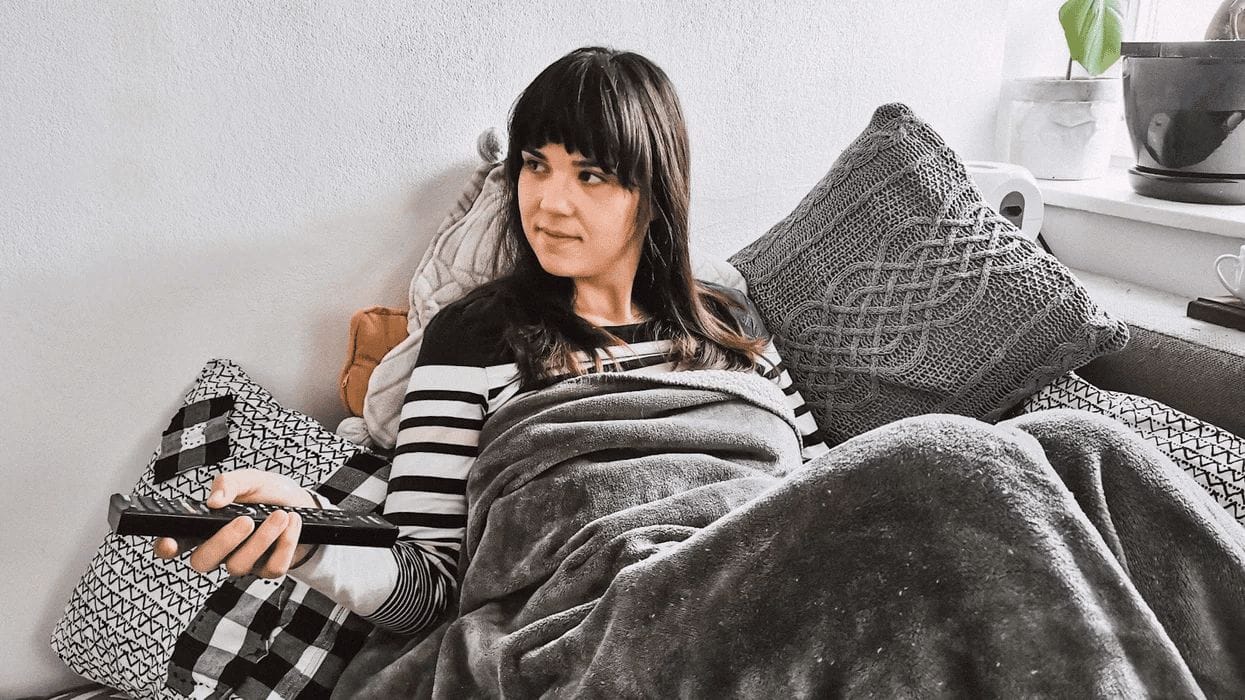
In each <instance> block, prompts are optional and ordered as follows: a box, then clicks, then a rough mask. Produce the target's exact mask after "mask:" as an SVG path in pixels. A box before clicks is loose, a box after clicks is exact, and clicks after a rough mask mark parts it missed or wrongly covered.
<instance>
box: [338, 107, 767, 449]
mask: <svg viewBox="0 0 1245 700" xmlns="http://www.w3.org/2000/svg"><path fill="white" fill-rule="evenodd" d="M476 146H477V150H478V151H479V154H480V157H481V159H483V161H484V162H483V163H482V164H481V165H480V166H479V167H478V168H476V171H475V172H474V173H473V174H472V176H471V180H470V181H469V182H468V183H467V187H466V188H465V189H464V191H463V193H462V194H461V195H460V196H459V198H458V201H457V203H456V204H455V206H454V209H453V211H451V212H450V214H449V215H448V216H447V217H446V218H445V220H444V221H443V222H442V223H441V226H440V227H439V228H438V229H437V233H436V235H435V236H434V237H433V240H432V244H431V245H429V246H428V250H427V251H425V252H424V256H423V258H422V259H421V260H420V262H419V265H418V266H417V267H416V268H415V274H414V276H413V277H412V278H411V287H410V310H409V311H408V312H407V331H408V333H409V335H408V336H407V337H406V340H403V341H402V342H401V343H399V344H398V345H397V346H396V347H394V348H393V349H392V350H390V351H389V353H388V354H386V355H385V357H384V358H383V359H382V360H381V361H380V364H378V365H377V366H376V369H374V370H373V371H372V376H371V378H370V379H369V380H368V385H367V396H366V398H365V399H364V401H363V420H364V422H365V424H366V425H367V432H368V437H370V441H369V443H368V444H371V445H374V446H376V447H380V448H391V447H393V444H394V441H395V440H396V438H397V434H398V423H399V422H400V414H401V412H402V401H403V398H404V397H405V396H406V387H407V383H408V381H409V380H410V378H411V372H412V371H413V370H414V369H415V360H416V358H418V357H419V348H420V344H421V343H422V342H423V339H424V328H426V327H427V326H428V321H429V320H430V319H431V318H432V317H433V316H434V315H435V314H436V313H437V312H438V311H440V310H441V309H442V308H444V307H445V306H446V305H447V304H450V303H452V302H454V301H457V300H458V299H461V298H462V297H463V296H465V295H466V294H467V292H470V291H471V290H472V289H475V288H476V287H478V286H480V285H482V284H484V283H485V282H488V281H490V280H491V279H493V257H494V254H495V252H496V250H497V240H498V237H499V236H501V234H502V229H503V223H504V217H503V216H502V214H503V213H504V206H505V199H504V197H505V191H506V174H505V170H504V166H503V165H502V164H501V163H499V162H498V161H499V160H500V154H501V152H502V150H503V149H502V147H501V140H500V137H499V135H498V131H497V130H496V129H488V130H486V131H485V132H484V133H482V134H480V138H479V140H478V142H477V144H476ZM692 261H693V273H694V274H695V275H696V277H697V278H699V279H702V280H705V281H707V282H715V283H717V284H721V285H725V286H730V287H734V288H736V289H738V290H740V291H742V292H747V287H746V284H745V282H744V278H743V275H741V274H739V271H738V270H736V269H735V268H734V267H733V266H731V264H730V263H728V262H726V261H725V260H722V259H720V258H714V257H712V256H708V255H703V254H700V253H698V252H696V251H693V255H692ZM348 420H349V419H348ZM338 432H339V433H341V432H342V428H339V429H338Z"/></svg>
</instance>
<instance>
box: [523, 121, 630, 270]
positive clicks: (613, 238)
mask: <svg viewBox="0 0 1245 700" xmlns="http://www.w3.org/2000/svg"><path fill="white" fill-rule="evenodd" d="M518 189H519V216H520V219H522V223H523V234H524V235H525V236H526V237H527V242H528V244H529V245H531V246H532V250H533V251H535V252H536V257H537V258H538V259H539V260H540V266H541V267H543V268H544V269H545V272H548V273H549V274H551V275H556V276H558V277H570V278H572V279H575V280H576V281H587V282H616V283H617V282H624V281H625V282H626V283H630V282H631V281H632V280H633V279H634V277H635V271H636V268H637V267H638V265H639V263H640V254H641V252H642V250H643V245H644V234H645V229H640V230H637V227H636V225H635V223H636V211H637V207H638V205H639V199H640V196H639V193H637V192H633V191H631V190H628V189H627V188H626V187H623V186H622V184H621V183H619V181H618V179H617V178H616V177H614V176H613V175H609V174H607V173H606V172H605V171H604V170H602V169H601V167H600V166H599V165H597V164H596V163H592V162H588V161H586V159H584V156H583V155H581V154H580V153H578V152H567V150H566V149H565V148H564V147H563V146H561V145H560V144H555V143H549V144H545V145H544V146H543V147H541V148H531V149H524V151H523V168H522V169H521V170H520V171H519V183H518Z"/></svg>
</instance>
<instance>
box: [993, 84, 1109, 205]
mask: <svg viewBox="0 0 1245 700" xmlns="http://www.w3.org/2000/svg"><path fill="white" fill-rule="evenodd" d="M1122 96H1123V92H1122V88H1121V85H1120V80H1119V78H1075V79H1072V80H1064V79H1063V78H1019V79H1016V80H1011V81H1008V82H1006V83H1004V87H1003V95H1002V99H1001V100H1000V103H999V105H1000V109H1001V110H1003V112H1002V114H1001V116H1002V117H1003V119H1002V121H1003V125H1002V128H1003V132H1004V133H1003V135H1004V137H1005V138H1006V139H1007V148H1006V150H1005V157H1006V159H1007V160H1008V161H1009V162H1012V163H1015V164H1017V165H1023V166H1024V167H1025V168H1027V169H1028V170H1029V172H1031V173H1033V176H1034V177H1036V178H1041V179H1043V180H1086V179H1090V178H1095V177H1102V176H1103V175H1106V174H1107V168H1108V167H1109V166H1110V164H1111V152H1112V150H1113V149H1114V148H1115V134H1116V128H1117V127H1118V126H1119V123H1120V121H1121V120H1122V117H1123V107H1122V101H1123V99H1122Z"/></svg>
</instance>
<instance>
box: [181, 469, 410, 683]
mask: <svg viewBox="0 0 1245 700" xmlns="http://www.w3.org/2000/svg"><path fill="white" fill-rule="evenodd" d="M388 482H389V461H388V460H387V459H385V458H383V457H380V456H378V455H374V454H370V453H367V452H360V453H358V454H356V455H354V456H353V457H351V458H350V459H348V460H347V461H346V462H345V464H343V465H342V466H341V467H340V468H338V469H337V470H336V471H335V472H334V473H333V474H332V475H331V476H330V477H329V478H328V479H327V480H326V481H324V482H323V483H321V484H320V485H319V486H317V487H316V491H317V492H318V493H319V494H320V495H321V496H323V497H324V498H326V499H328V500H329V501H330V502H332V503H333V504H335V505H337V506H338V507H340V508H342V509H343V510H350V511H357V512H375V513H377V514H381V513H382V510H383V502H384V499H385V493H386V491H387V487H388ZM371 631H372V624H371V623H370V622H368V621H366V620H364V619H363V618H361V617H359V616H358V615H355V614H354V613H351V612H349V611H348V610H346V609H345V608H343V607H341V606H339V605H335V604H334V603H333V602H332V601H331V600H329V599H328V598H327V597H325V596H324V595H322V594H321V593H319V592H317V591H315V590H313V589H311V588H308V587H307V586H305V585H303V584H302V583H299V582H296V581H295V580H294V579H292V578H289V577H285V578H281V579H262V578H257V577H254V576H243V577H239V578H230V579H228V580H227V581H226V582H225V583H224V584H223V585H222V586H221V587H220V589H218V590H217V591H216V592H215V593H213V594H212V596H211V597H210V598H209V599H208V601H207V604H206V605H205V606H204V608H203V610H202V611H201V612H200V614H199V615H198V616H197V617H196V618H195V619H194V620H193V621H192V622H191V623H190V626H189V627H188V628H187V629H186V631H185V632H183V633H182V635H181V636H180V637H178V640H177V645H176V647H175V648H174V650H173V656H172V659H171V661H170V662H169V676H168V687H170V688H172V689H174V690H177V691H178V692H180V693H182V694H183V695H186V696H188V697H191V698H207V697H220V695H218V694H212V693H213V692H215V693H219V691H220V689H221V688H222V687H225V688H230V689H231V690H232V693H233V695H234V696H237V697H241V698H247V699H251V698H256V699H258V698H300V699H306V700H310V699H312V698H327V697H329V695H330V694H331V692H332V687H333V684H334V682H335V681H336V680H337V678H338V677H339V676H340V675H341V672H342V670H343V669H344V668H345V666H346V664H347V663H349V661H350V660H351V659H352V658H353V657H354V655H355V653H357V652H358V651H359V649H360V648H361V647H362V646H363V642H364V640H365V639H366V638H367V635H368V634H369V633H370V632H371Z"/></svg>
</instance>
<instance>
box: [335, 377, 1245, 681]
mask: <svg viewBox="0 0 1245 700" xmlns="http://www.w3.org/2000/svg"><path fill="white" fill-rule="evenodd" d="M799 448H800V445H799V437H798V432H797V430H796V429H795V426H794V422H793V417H792V414H791V411H790V409H789V408H787V407H786V404H785V403H784V400H783V396H782V394H781V392H779V391H778V390H777V389H776V388H775V387H774V386H773V384H771V383H769V382H768V381H766V380H764V379H763V378H761V377H759V376H757V375H755V374H752V373H743V372H726V371H696V372H680V373H675V374H666V375H658V376H648V377H646V376H636V375H611V374H604V375H595V376H590V377H583V378H579V379H574V380H570V381H566V382H562V383H560V384H557V385H555V386H553V387H551V388H549V389H547V390H545V391H542V392H537V393H536V394H534V395H531V396H529V397H527V398H524V399H521V400H518V401H515V402H512V403H511V404H510V405H508V406H506V407H505V408H503V409H502V410H501V411H499V412H498V413H497V414H496V415H495V416H493V417H492V418H491V419H490V420H489V422H488V424H487V425H486V427H485V430H484V432H483V433H482V435H481V449H480V457H479V460H478V462H477V464H476V466H475V468H474V470H473V473H472V475H471V477H470V479H469V482H468V501H469V504H470V506H469V512H468V526H467V537H466V541H465V543H464V548H463V556H462V563H461V569H460V579H461V594H460V603H459V609H458V611H457V613H458V614H457V615H456V616H455V617H454V618H453V619H452V620H451V621H449V622H447V623H446V624H444V625H442V626H441V627H440V628H438V629H436V630H435V631H434V632H433V633H432V634H430V635H428V636H427V637H426V638H424V639H422V640H419V641H418V642H415V641H410V642H407V641H404V640H398V639H395V638H392V637H385V636H383V635H376V636H375V637H374V638H373V639H372V641H371V642H370V643H369V646H368V648H367V649H366V650H365V652H364V653H363V654H361V655H360V656H359V657H358V658H357V659H356V660H355V661H354V662H353V663H352V665H351V666H350V667H349V668H348V669H347V671H346V673H345V675H344V676H343V677H342V679H341V682H340V684H339V686H338V688H337V689H336V691H335V694H334V697H351V698H354V697H367V698H396V697H428V696H433V697H441V698H459V697H479V696H505V697H516V698H526V697H546V696H551V697H600V698H616V697H706V698H725V697H740V698H755V697H780V696H781V697H788V696H790V697H837V696H843V697H874V696H876V697H887V698H891V697H931V696H946V697H983V696H985V697H1021V696H1025V697H1031V696H1059V697H1145V696H1150V695H1152V696H1160V697H1201V696H1208V697H1226V696H1233V695H1237V694H1239V693H1240V692H1241V690H1242V688H1245V529H1243V528H1242V527H1241V525H1240V524H1238V523H1237V522H1236V521H1235V520H1233V519H1232V518H1231V517H1229V516H1228V515H1227V514H1226V513H1225V512H1224V511H1223V510H1222V509H1221V508H1220V507H1219V506H1218V505H1216V504H1215V503H1214V501H1213V500H1212V499H1211V498H1210V497H1209V496H1208V495H1207V494H1206V493H1205V492H1204V491H1203V490H1202V489H1201V488H1200V487H1199V486H1198V485H1197V484H1196V483H1195V482H1193V481H1192V479H1191V478H1189V477H1188V476H1186V475H1185V474H1184V473H1183V472H1182V471H1181V470H1180V469H1178V468H1177V467H1175V466H1174V465H1172V463H1171V462H1170V461H1169V460H1167V458H1166V457H1164V456H1163V455H1162V454H1160V453H1159V452H1157V451H1156V450H1154V449H1153V448H1151V447H1150V446H1148V445H1147V444H1145V443H1143V442H1141V441H1140V440H1139V439H1138V438H1137V437H1136V436H1135V435H1134V434H1133V433H1132V432H1130V431H1128V430H1127V429H1126V428H1124V427H1123V426H1121V425H1119V424H1118V423H1115V422H1113V421H1110V420H1109V419H1105V418H1101V417H1099V416H1095V415H1092V414H1088V413H1083V412H1075V411H1047V412H1041V413H1036V414H1031V415H1027V416H1023V417H1021V418H1016V419H1013V420H1010V421H1006V422H1004V423H1001V424H999V425H988V424H985V423H981V422H979V421H974V420H971V419H968V418H962V417H956V416H943V415H935V416H922V417H919V418H912V419H907V420H902V421H898V422H895V423H891V424H889V425H886V426H883V427H881V428H878V429H876V430H873V431H870V432H868V433H866V434H863V435H860V436H858V437H856V438H854V439H852V440H849V441H847V442H845V443H843V444H841V445H838V446H837V447H835V448H834V449H833V450H831V451H830V453H829V454H827V455H825V456H823V457H821V458H819V459H817V460H814V461H812V462H810V463H807V464H802V463H801V461H800V458H799Z"/></svg>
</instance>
